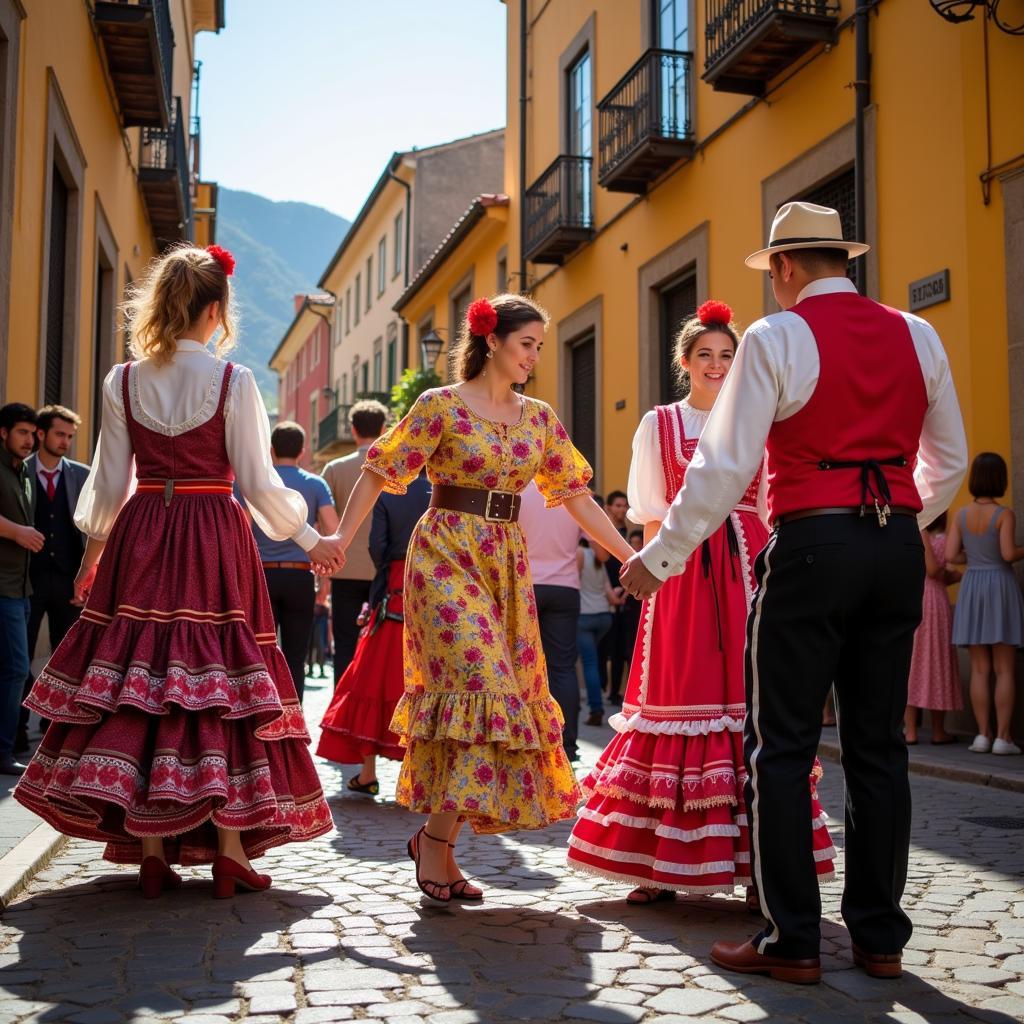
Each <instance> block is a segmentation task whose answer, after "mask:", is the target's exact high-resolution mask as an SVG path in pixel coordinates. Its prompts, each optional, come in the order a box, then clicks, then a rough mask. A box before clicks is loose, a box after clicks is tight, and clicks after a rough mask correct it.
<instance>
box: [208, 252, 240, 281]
mask: <svg viewBox="0 0 1024 1024" xmlns="http://www.w3.org/2000/svg"><path fill="white" fill-rule="evenodd" d="M206 251H207V252H208V253H209V254H210V255H211V256H212V257H213V258H214V259H215V260H216V261H217V262H218V263H219V264H220V265H221V268H222V269H223V271H224V276H225V277H230V276H231V275H232V274H233V273H234V272H235V257H234V256H232V255H231V253H229V252H228V251H227V249H222V248H221V247H220V246H219V245H208V246H207V247H206Z"/></svg>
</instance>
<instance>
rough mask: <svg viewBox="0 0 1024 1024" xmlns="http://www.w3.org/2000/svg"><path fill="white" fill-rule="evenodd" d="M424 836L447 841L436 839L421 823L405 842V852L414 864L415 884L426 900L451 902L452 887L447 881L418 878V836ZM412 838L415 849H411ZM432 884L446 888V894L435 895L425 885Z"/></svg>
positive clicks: (438, 887)
mask: <svg viewBox="0 0 1024 1024" xmlns="http://www.w3.org/2000/svg"><path fill="white" fill-rule="evenodd" d="M421 835H422V836H426V837H427V839H430V840H432V841H433V842H435V843H447V840H446V839H438V838H437V836H432V835H431V834H430V833H429V832H428V831H427V826H426V825H423V826H422V827H421V828H420V829H419V831H418V832H416V834H415V835H413V836H412V838H411V839H410V840H409V841H408V842H407V843H406V844H405V849H406V852H407V853H408V854H409V859H410V860H411V861H412V862H413V864H415V865H416V885H417V886H418V887H419V890H420V892H421V893H423V895H424V896H426V897H427V899H428V900H433V901H434V902H435V903H451V900H452V887H451V885H450V884H449V883H448V882H434V881H431V879H429V878H420V858H419V852H420V844H419V837H420V836H421ZM413 840H416V849H415V850H413V845H412V844H413ZM428 885H429V886H432V887H433V888H435V889H442V890H443V889H447V890H448V895H447V896H437V895H435V894H434V893H432V892H431V891H430V890H429V889H428V888H427V886H428Z"/></svg>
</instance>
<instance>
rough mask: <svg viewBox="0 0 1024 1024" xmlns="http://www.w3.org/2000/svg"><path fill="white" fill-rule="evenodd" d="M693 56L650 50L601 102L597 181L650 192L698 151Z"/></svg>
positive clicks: (617, 189)
mask: <svg viewBox="0 0 1024 1024" xmlns="http://www.w3.org/2000/svg"><path fill="white" fill-rule="evenodd" d="M692 62H693V54H691V53H684V52H683V51H681V50H648V51H647V52H646V53H645V54H644V55H643V56H642V57H641V58H640V59H639V60H638V61H637V62H636V63H635V64H634V65H633V66H632V67H631V68H630V69H629V71H627V72H626V74H625V75H623V77H622V78H621V79H620V81H619V82H618V84H617V85H616V86H615V87H614V88H613V89H612V91H611V92H610V93H608V95H607V96H605V98H604V99H603V100H601V102H600V103H598V105H597V109H598V117H599V121H598V124H599V126H600V142H599V152H600V164H599V167H598V178H597V180H598V181H599V182H600V184H601V185H603V186H604V187H605V188H607V189H610V190H611V191H613V192H645V191H646V190H647V185H648V184H649V183H650V182H651V181H653V180H654V179H655V178H657V177H658V175H660V174H661V173H662V172H663V171H665V170H666V169H667V168H669V167H671V166H672V165H673V164H674V163H676V162H677V161H678V160H685V159H689V158H690V157H691V156H692V155H693V125H692V123H691V120H690V87H691V78H690V75H691V65H692Z"/></svg>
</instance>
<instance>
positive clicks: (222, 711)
mask: <svg viewBox="0 0 1024 1024" xmlns="http://www.w3.org/2000/svg"><path fill="white" fill-rule="evenodd" d="M233 266H234V260H233V259H232V258H231V256H230V254H229V253H227V252H225V251H224V250H221V249H219V248H217V247H216V246H211V247H210V249H209V250H203V249H197V248H193V247H190V246H183V247H181V248H178V249H175V250H173V251H172V252H170V253H169V254H167V255H166V256H164V257H163V258H161V259H160V260H159V261H157V262H156V263H155V265H154V267H153V269H152V271H151V273H150V275H149V277H148V279H147V280H146V281H145V282H144V283H143V285H142V286H141V288H140V289H139V291H138V292H137V294H136V296H135V298H134V299H133V301H132V303H131V307H130V315H131V326H132V346H131V347H132V351H133V354H135V355H136V356H138V357H139V359H138V361H136V362H128V363H125V364H123V365H119V366H115V367H114V368H113V369H112V370H111V372H110V373H109V374H108V376H107V378H106V380H105V381H104V384H103V396H102V397H103V416H102V428H103V429H102V433H101V436H100V441H99V444H98V446H97V450H96V455H95V458H94V460H93V464H92V471H91V473H90V475H89V479H88V481H87V483H86V486H85V489H84V491H83V493H82V497H81V499H80V501H79V503H78V507H77V510H76V513H75V522H76V523H77V525H78V526H79V528H80V529H82V530H83V531H84V532H85V533H86V534H88V536H89V542H88V544H87V547H86V552H85V555H84V557H83V560H82V568H81V570H80V571H79V574H78V577H77V578H76V581H75V592H76V597H77V598H78V600H79V602H83V603H84V604H85V608H84V610H83V612H82V616H81V618H80V619H79V621H78V622H77V623H76V624H75V625H74V626H73V627H72V629H71V631H70V632H69V633H68V635H67V636H66V638H65V639H64V641H63V643H61V645H60V646H59V647H58V648H57V650H56V651H55V652H54V653H53V655H52V657H51V658H50V660H49V662H48V663H47V665H46V667H45V668H44V669H43V672H42V674H41V675H40V676H39V678H38V680H37V681H36V683H35V686H34V687H33V689H32V692H31V694H30V696H29V698H28V700H27V702H26V703H27V706H28V707H29V708H31V709H32V710H33V711H36V712H37V713H39V714H40V715H43V716H45V717H46V718H49V719H50V720H51V721H52V723H53V724H52V725H51V726H50V728H49V730H48V731H47V733H46V736H45V737H44V739H43V741H42V743H41V744H40V747H39V749H38V751H37V752H36V755H35V757H34V758H33V759H32V762H31V764H30V765H29V766H28V769H27V770H26V772H25V774H24V776H23V777H22V779H21V781H20V783H19V784H18V787H17V789H16V790H15V796H16V798H17V799H18V800H20V801H21V803H23V804H24V805H25V806H26V807H28V808H30V809H31V810H33V811H35V812H36V813H37V814H38V815H40V817H42V818H44V819H45V820H46V821H48V822H49V823H50V824H51V825H53V826H54V828H57V829H59V830H60V831H62V832H64V833H66V834H68V835H71V836H76V837H79V838H84V839H93V840H97V841H99V842H103V843H105V844H106V850H105V853H104V856H105V857H106V859H107V860H111V861H114V862H116V863H127V864H132V863H134V864H141V869H140V874H139V881H140V885H141V887H142V890H143V895H144V896H147V897H154V896H158V895H159V894H160V893H161V891H162V890H163V889H169V888H176V887H177V886H179V885H180V884H181V879H180V877H179V876H178V875H177V874H176V873H175V872H174V871H172V870H171V868H170V867H169V866H168V865H169V864H170V863H174V862H180V863H182V864H202V863H208V862H211V861H212V862H213V876H214V895H215V896H217V897H221V896H230V895H232V894H233V893H234V890H235V886H236V884H237V885H240V886H242V887H243V888H249V889H265V888H267V887H268V886H269V885H270V877H269V876H268V875H261V874H257V873H256V872H255V871H253V870H252V867H251V865H250V863H249V858H250V857H256V856H258V855H260V854H262V853H263V852H264V851H266V850H268V849H269V848H270V847H273V846H278V845H280V844H282V843H286V842H294V841H300V840H307V839H313V838H314V837H316V836H319V835H322V834H323V833H325V832H327V831H329V830H330V828H331V815H330V811H329V810H328V807H327V804H326V802H325V800H324V797H323V793H322V791H321V789H320V784H319V781H318V779H317V775H316V771H315V769H314V767H313V763H312V759H311V757H310V754H309V751H308V749H307V745H308V743H309V736H308V734H307V732H306V726H305V722H304V720H303V717H302V711H301V708H300V705H299V702H298V699H297V697H296V693H295V688H294V685H293V683H292V679H291V675H290V673H289V671H288V666H287V664H286V663H285V661H284V656H283V655H282V653H281V650H280V648H279V647H278V646H277V642H276V634H275V629H274V620H273V617H272V615H271V610H270V605H269V601H268V598H267V590H266V584H265V583H264V580H263V575H262V573H261V571H260V561H259V555H258V553H257V551H256V546H255V542H254V541H253V537H252V531H251V530H250V528H249V525H248V522H247V520H246V517H245V514H244V513H243V511H242V509H241V507H240V506H239V505H238V503H237V502H236V501H235V500H234V498H233V497H232V481H233V479H235V478H237V479H238V483H239V486H240V488H241V490H242V493H243V494H244V495H245V498H246V501H247V503H248V506H249V509H250V511H251V512H252V515H253V518H254V519H255V520H256V521H257V522H258V523H259V524H260V526H261V527H262V528H263V529H264V530H265V531H266V532H267V533H268V534H269V535H270V536H272V537H274V538H275V539H284V538H286V537H293V538H294V539H295V540H296V541H297V542H298V543H299V544H301V545H302V547H303V548H304V549H305V550H307V551H309V552H310V556H311V558H312V559H313V560H314V561H315V562H317V563H318V564H319V565H320V566H322V567H325V568H326V567H327V566H330V565H336V564H338V563H339V561H340V559H339V558H338V557H337V556H338V551H337V544H336V542H331V541H324V540H322V539H321V538H320V537H319V536H318V535H317V534H316V532H315V531H314V530H313V529H312V528H311V527H309V526H308V525H307V523H306V505H305V501H304V500H303V499H302V497H301V496H300V495H298V494H297V493H295V492H294V491H290V490H288V489H287V488H285V487H284V485H283V484H282V483H281V480H280V477H278V475H277V474H276V472H274V470H273V468H272V466H271V463H270V450H269V426H268V423H267V416H266V412H265V410H264V408H263V404H262V401H261V399H260V396H259V392H258V390H257V388H256V384H255V381H254V379H253V376H252V373H251V372H250V371H249V370H247V369H245V368H244V367H241V366H236V365H233V364H232V363H228V362H224V361H223V360H222V359H221V358H220V354H221V353H222V352H223V350H224V349H225V348H226V347H227V343H228V342H229V341H230V339H231V334H232V321H231V316H230V300H231V293H230V287H229V282H228V276H229V275H230V273H231V271H232V269H233ZM218 329H219V330H220V332H221V334H220V337H219V339H218V342H217V354H214V353H212V352H210V351H209V350H208V349H207V347H206V346H207V343H208V342H209V341H210V339H211V338H212V337H213V335H214V334H215V333H216V332H217V331H218ZM133 465H134V471H135V476H136V477H137V479H138V486H137V488H136V489H135V490H134V492H133V491H132V486H131V484H132V470H133ZM101 554H102V558H101V557H100V556H101Z"/></svg>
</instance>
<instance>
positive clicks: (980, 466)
mask: <svg viewBox="0 0 1024 1024" xmlns="http://www.w3.org/2000/svg"><path fill="white" fill-rule="evenodd" d="M1008 482H1009V480H1008V475H1007V472H1006V460H1005V459H1004V458H1003V457H1002V455H999V454H998V453H997V452H980V453H979V454H977V455H975V456H974V461H973V462H972V463H971V475H970V478H969V479H968V481H967V490H969V491H970V492H971V494H972V495H973V496H974V497H975V498H1001V497H1002V496H1003V495H1004V494H1005V493H1006V486H1007V483H1008Z"/></svg>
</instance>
